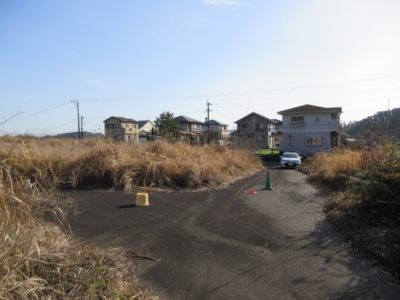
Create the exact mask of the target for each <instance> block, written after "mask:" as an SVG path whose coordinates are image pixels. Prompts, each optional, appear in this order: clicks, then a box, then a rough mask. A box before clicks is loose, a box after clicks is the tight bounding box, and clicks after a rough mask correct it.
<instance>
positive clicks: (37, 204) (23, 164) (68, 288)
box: [0, 137, 263, 299]
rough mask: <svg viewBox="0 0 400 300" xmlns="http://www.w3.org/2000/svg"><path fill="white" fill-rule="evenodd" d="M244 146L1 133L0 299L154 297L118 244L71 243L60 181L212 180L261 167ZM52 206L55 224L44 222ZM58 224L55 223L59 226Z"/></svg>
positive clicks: (117, 184) (198, 183) (137, 185)
mask: <svg viewBox="0 0 400 300" xmlns="http://www.w3.org/2000/svg"><path fill="white" fill-rule="evenodd" d="M262 168H263V166H262V163H261V162H260V159H259V158H258V157H256V156H255V155H254V154H252V153H250V152H249V151H246V150H229V149H226V148H223V147H222V148H221V147H220V148H213V147H206V148H205V147H200V146H189V145H185V144H180V143H177V144H167V143H164V142H157V143H154V144H152V145H147V146H142V145H139V144H133V145H132V144H124V143H118V144H115V143H112V142H109V141H105V140H84V141H73V140H38V139H32V138H13V137H1V138H0V175H1V176H0V216H1V217H0V243H1V248H0V261H1V264H0V275H1V278H2V280H1V281H0V299H157V296H156V295H155V294H154V293H152V292H150V291H149V290H147V289H146V288H145V287H142V286H140V285H139V284H138V283H137V281H136V278H135V272H134V269H135V265H134V261H133V260H132V258H128V257H125V256H126V255H125V254H126V253H125V251H124V249H109V250H101V249H98V248H95V247H88V246H82V245H78V244H76V243H74V242H73V241H72V240H71V236H70V235H69V233H68V223H67V222H66V218H65V215H66V214H65V213H66V212H67V211H68V210H69V209H70V208H71V207H72V206H73V202H72V200H71V199H68V198H66V197H65V196H63V195H62V194H61V193H60V192H59V185H60V184H61V183H63V184H69V185H72V186H76V185H87V184H96V185H102V186H109V187H113V188H118V189H124V190H135V189H143V188H164V189H170V188H180V189H184V188H190V189H198V188H218V187H221V186H225V185H227V184H229V183H230V182H232V181H234V180H235V179H237V178H241V177H244V176H248V175H250V174H252V173H254V172H255V171H257V170H260V169H262ZM44 213H52V214H53V215H54V216H55V217H56V218H57V219H58V220H59V223H60V226H55V225H54V224H48V223H45V222H44V221H43V220H42V215H43V214H44ZM59 228H61V229H62V230H60V229H59Z"/></svg>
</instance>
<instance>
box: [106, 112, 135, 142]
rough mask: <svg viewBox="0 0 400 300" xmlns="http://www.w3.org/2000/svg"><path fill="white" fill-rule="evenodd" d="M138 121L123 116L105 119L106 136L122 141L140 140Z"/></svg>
mask: <svg viewBox="0 0 400 300" xmlns="http://www.w3.org/2000/svg"><path fill="white" fill-rule="evenodd" d="M138 127H139V126H138V121H135V120H133V119H127V118H122V117H110V118H108V119H107V120H105V121H104V132H105V136H106V138H109V139H113V140H116V141H121V142H128V143H129V142H131V143H132V142H138V141H139V128H138Z"/></svg>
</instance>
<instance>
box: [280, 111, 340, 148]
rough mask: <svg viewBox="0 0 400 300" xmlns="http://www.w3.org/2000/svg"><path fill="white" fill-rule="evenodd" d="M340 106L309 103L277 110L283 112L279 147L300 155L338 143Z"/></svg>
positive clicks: (334, 145)
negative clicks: (322, 105) (321, 105)
mask: <svg viewBox="0 0 400 300" xmlns="http://www.w3.org/2000/svg"><path fill="white" fill-rule="evenodd" d="M341 113H342V108H341V107H320V106H314V105H310V104H306V105H302V106H298V107H294V108H290V109H287V110H283V111H279V112H278V114H280V115H282V139H281V142H280V147H279V149H280V151H282V152H288V151H293V152H297V153H299V154H302V155H307V154H312V153H316V152H327V151H331V149H332V148H334V147H338V146H340V144H341V140H342V137H343V134H342V133H340V132H339V128H340V115H341Z"/></svg>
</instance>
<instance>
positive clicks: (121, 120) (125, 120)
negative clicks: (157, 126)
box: [103, 117, 138, 123]
mask: <svg viewBox="0 0 400 300" xmlns="http://www.w3.org/2000/svg"><path fill="white" fill-rule="evenodd" d="M110 119H116V120H118V121H120V122H123V123H138V121H136V120H134V119H128V118H124V117H109V118H108V119H107V120H104V121H103V122H107V121H108V120H110Z"/></svg>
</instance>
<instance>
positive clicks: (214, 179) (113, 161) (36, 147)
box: [0, 139, 262, 190]
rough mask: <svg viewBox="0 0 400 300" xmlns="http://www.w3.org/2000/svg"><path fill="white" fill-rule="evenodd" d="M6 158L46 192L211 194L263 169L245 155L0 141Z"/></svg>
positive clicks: (182, 147) (181, 147) (178, 147)
mask: <svg viewBox="0 0 400 300" xmlns="http://www.w3.org/2000/svg"><path fill="white" fill-rule="evenodd" d="M10 157H11V158H12V160H13V163H14V164H15V169H16V170H18V172H20V173H21V174H22V175H24V176H26V177H28V178H30V180H31V181H32V182H40V184H42V185H45V186H50V187H51V186H55V185H59V184H60V183H61V182H68V183H69V184H72V185H74V186H75V185H82V184H101V185H107V186H112V187H114V188H121V189H125V190H132V189H134V188H136V187H168V188H201V187H212V188H215V187H218V186H223V185H225V184H227V183H229V182H231V181H232V180H234V179H236V178H239V177H244V176H248V175H250V174H252V173H254V171H255V170H259V169H261V168H262V164H261V162H260V160H259V159H258V157H256V156H255V155H253V154H252V153H250V152H249V151H247V150H242V149H235V150H230V149H227V148H224V147H216V148H214V147H201V146H190V145H187V144H183V143H176V144H168V143H165V142H157V143H154V144H151V145H141V144H126V143H117V144H115V143H112V142H109V141H104V140H86V141H80V142H78V141H73V140H44V141H40V140H39V141H38V140H18V139H16V140H9V139H7V140H1V139H0V160H1V159H6V158H10ZM19 166H20V167H19Z"/></svg>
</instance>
